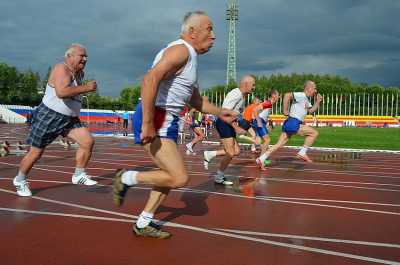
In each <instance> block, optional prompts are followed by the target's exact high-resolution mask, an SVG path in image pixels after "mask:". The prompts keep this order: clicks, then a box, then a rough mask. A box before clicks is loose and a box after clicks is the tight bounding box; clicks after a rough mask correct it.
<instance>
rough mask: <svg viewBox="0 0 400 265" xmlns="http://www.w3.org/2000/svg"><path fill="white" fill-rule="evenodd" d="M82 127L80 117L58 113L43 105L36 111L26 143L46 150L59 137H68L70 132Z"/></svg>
mask: <svg viewBox="0 0 400 265" xmlns="http://www.w3.org/2000/svg"><path fill="white" fill-rule="evenodd" d="M81 127H83V125H82V124H81V121H80V120H79V118H78V117H72V116H67V115H64V114H61V113H58V112H56V111H54V110H52V109H49V108H48V107H47V106H46V105H44V104H43V103H42V104H40V105H39V107H38V108H37V109H36V110H35V113H34V115H33V120H32V127H31V131H30V133H29V135H28V139H27V140H26V142H27V143H28V144H29V145H32V146H34V147H37V148H44V147H46V146H47V145H49V144H51V142H53V141H54V140H55V139H56V138H57V137H58V136H59V135H62V136H67V134H68V133H69V131H70V130H72V129H76V128H81Z"/></svg>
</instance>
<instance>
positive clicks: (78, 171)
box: [74, 167, 85, 176]
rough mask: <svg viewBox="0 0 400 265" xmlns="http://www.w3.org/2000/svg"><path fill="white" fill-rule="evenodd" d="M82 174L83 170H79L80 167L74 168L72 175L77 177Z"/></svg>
mask: <svg viewBox="0 0 400 265" xmlns="http://www.w3.org/2000/svg"><path fill="white" fill-rule="evenodd" d="M82 173H85V169H84V168H81V167H76V168H75V173H74V175H75V176H79V175H80V174H82Z"/></svg>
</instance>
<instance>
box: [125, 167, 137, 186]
mask: <svg viewBox="0 0 400 265" xmlns="http://www.w3.org/2000/svg"><path fill="white" fill-rule="evenodd" d="M137 173H139V171H126V172H124V174H122V177H121V181H122V183H124V184H125V185H128V186H133V185H136V184H138V181H137V179H136V175H137Z"/></svg>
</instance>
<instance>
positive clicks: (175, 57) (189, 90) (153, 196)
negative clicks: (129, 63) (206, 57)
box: [113, 11, 235, 238]
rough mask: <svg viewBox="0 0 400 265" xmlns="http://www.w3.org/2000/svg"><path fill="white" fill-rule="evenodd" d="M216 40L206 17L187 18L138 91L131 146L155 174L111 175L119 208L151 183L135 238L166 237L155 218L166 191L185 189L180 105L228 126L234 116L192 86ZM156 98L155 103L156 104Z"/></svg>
mask: <svg viewBox="0 0 400 265" xmlns="http://www.w3.org/2000/svg"><path fill="white" fill-rule="evenodd" d="M214 40H215V35H214V31H213V24H212V22H211V20H210V18H209V17H208V16H207V14H206V13H204V12H201V11H197V12H192V13H188V14H187V15H186V16H185V18H184V20H183V24H182V31H181V39H180V40H178V41H175V42H172V43H171V44H169V45H168V46H167V48H165V49H164V50H162V51H161V52H160V53H159V54H158V55H157V56H156V59H155V62H154V64H153V67H152V69H151V70H150V71H149V72H148V73H147V74H146V75H145V76H144V78H143V82H142V86H141V98H142V105H141V106H138V108H137V111H136V113H135V117H134V126H135V134H137V135H135V141H136V142H140V143H142V144H143V145H144V148H145V149H146V151H147V152H148V153H149V155H150V156H151V158H152V159H153V161H154V162H155V163H156V165H157V167H159V168H160V169H159V170H153V171H144V172H138V171H126V170H119V171H117V172H116V175H115V178H114V184H113V199H114V202H115V203H116V204H117V205H121V204H122V203H123V200H124V197H125V195H126V192H127V190H128V188H129V187H130V186H133V185H135V184H138V183H140V184H151V185H153V190H152V191H151V193H150V196H149V199H148V201H147V203H146V205H145V207H144V210H143V211H142V213H141V214H140V216H139V219H138V220H137V222H136V224H134V226H133V231H134V233H135V234H136V235H138V236H146V237H155V238H168V237H170V236H171V234H170V233H169V232H165V231H162V230H160V227H157V226H155V225H154V224H153V223H152V219H153V216H154V213H155V212H156V210H157V208H158V207H159V206H160V204H161V203H162V202H163V201H164V199H165V198H166V196H167V195H168V193H169V191H170V189H172V188H180V187H183V186H185V185H186V184H187V183H188V181H189V176H188V174H187V171H186V167H185V164H184V162H183V159H182V155H181V154H180V153H179V150H178V147H177V144H176V140H177V136H178V120H179V113H180V112H181V111H182V109H183V107H184V105H185V104H186V103H189V104H190V105H191V106H192V107H194V108H196V109H197V110H199V111H201V112H205V113H212V114H214V115H218V116H219V117H220V118H223V119H225V120H227V121H230V120H232V119H233V118H234V117H235V113H234V112H232V111H229V110H223V109H220V108H218V107H216V106H214V105H213V104H211V103H210V102H209V101H208V99H207V98H206V97H201V95H200V92H199V88H198V86H197V55H198V54H204V53H206V52H208V51H209V49H210V48H211V47H212V45H213V43H214ZM156 98H157V99H156Z"/></svg>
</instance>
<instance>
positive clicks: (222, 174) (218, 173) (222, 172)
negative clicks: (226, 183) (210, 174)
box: [217, 169, 225, 177]
mask: <svg viewBox="0 0 400 265" xmlns="http://www.w3.org/2000/svg"><path fill="white" fill-rule="evenodd" d="M217 175H218V176H220V177H224V175H225V173H224V171H221V170H219V169H218V170H217Z"/></svg>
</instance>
